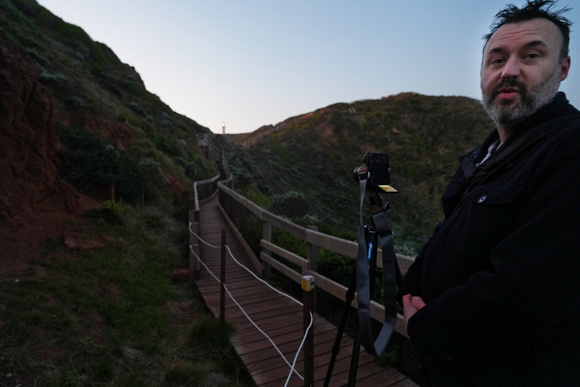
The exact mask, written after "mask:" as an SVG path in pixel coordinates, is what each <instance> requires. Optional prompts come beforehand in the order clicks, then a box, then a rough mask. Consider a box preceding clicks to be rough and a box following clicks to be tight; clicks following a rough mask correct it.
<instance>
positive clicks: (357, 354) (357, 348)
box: [347, 324, 360, 387]
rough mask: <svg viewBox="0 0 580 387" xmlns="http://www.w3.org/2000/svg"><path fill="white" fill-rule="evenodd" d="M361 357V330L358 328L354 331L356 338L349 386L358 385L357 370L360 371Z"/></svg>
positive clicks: (353, 344)
mask: <svg viewBox="0 0 580 387" xmlns="http://www.w3.org/2000/svg"><path fill="white" fill-rule="evenodd" d="M359 357H360V332H359V330H358V324H357V328H356V330H355V332H354V338H353V342H352V356H351V358H350V370H349V372H348V384H347V386H348V387H354V386H355V385H356V372H357V371H358V359H359Z"/></svg>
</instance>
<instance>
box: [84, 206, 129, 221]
mask: <svg viewBox="0 0 580 387" xmlns="http://www.w3.org/2000/svg"><path fill="white" fill-rule="evenodd" d="M84 215H85V216H86V217H87V218H92V219H103V220H104V221H105V222H107V223H110V224H125V223H126V221H127V219H128V218H129V215H130V208H129V207H128V206H125V205H123V204H120V203H117V202H114V201H112V200H107V201H106V202H103V203H100V204H97V205H96V206H95V207H93V208H91V209H90V210H88V211H87V212H85V214H84Z"/></svg>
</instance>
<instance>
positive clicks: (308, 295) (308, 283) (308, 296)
mask: <svg viewBox="0 0 580 387" xmlns="http://www.w3.org/2000/svg"><path fill="white" fill-rule="evenodd" d="M312 290H314V277H313V276H311V275H305V276H303V277H302V294H303V296H302V298H303V305H304V306H303V311H302V315H303V318H302V326H303V328H304V334H306V331H307V330H308V327H309V326H310V323H311V318H310V316H311V313H312ZM313 330H314V322H313V321H312V326H311V327H310V330H308V334H307V335H306V340H305V341H304V387H312V386H314V332H313Z"/></svg>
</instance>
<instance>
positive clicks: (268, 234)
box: [262, 222, 272, 278]
mask: <svg viewBox="0 0 580 387" xmlns="http://www.w3.org/2000/svg"><path fill="white" fill-rule="evenodd" d="M262 239H264V240H265V241H267V242H272V225H271V224H270V223H267V222H264V223H263V225H262ZM262 253H263V254H266V255H272V253H271V252H270V251H263V252H262ZM262 264H263V265H264V273H265V276H266V278H270V275H271V274H272V269H271V267H270V265H269V264H268V263H267V262H263V263H262Z"/></svg>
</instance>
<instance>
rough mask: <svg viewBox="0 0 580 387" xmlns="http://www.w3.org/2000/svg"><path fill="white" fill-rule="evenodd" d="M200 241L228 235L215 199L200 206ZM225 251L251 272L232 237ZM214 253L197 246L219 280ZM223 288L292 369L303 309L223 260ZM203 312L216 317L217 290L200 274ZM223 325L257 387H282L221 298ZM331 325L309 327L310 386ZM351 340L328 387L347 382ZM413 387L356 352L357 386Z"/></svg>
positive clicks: (271, 363)
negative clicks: (232, 331) (232, 329)
mask: <svg viewBox="0 0 580 387" xmlns="http://www.w3.org/2000/svg"><path fill="white" fill-rule="evenodd" d="M200 219H201V220H200V230H199V231H200V236H201V238H202V239H203V240H204V241H206V242H207V243H209V244H211V245H213V246H219V245H220V242H221V230H222V229H226V230H227V229H228V226H227V223H226V221H225V219H224V217H223V215H222V213H221V212H220V210H219V207H218V202H217V200H216V199H214V200H212V201H209V202H207V203H205V204H203V205H202V207H201V213H200ZM226 245H228V246H229V248H230V250H231V253H232V255H233V256H234V257H236V259H237V260H238V261H240V262H241V263H243V264H244V265H245V266H246V267H251V265H250V263H249V259H248V258H247V255H246V253H245V252H244V250H243V248H242V247H241V245H240V244H239V242H238V241H237V240H236V238H235V236H234V235H233V234H232V233H231V232H230V231H229V230H227V231H226ZM220 255H221V251H220V249H219V248H217V249H216V248H212V247H210V246H207V245H205V244H204V243H202V244H201V257H202V260H203V262H204V263H205V265H207V266H208V268H209V270H211V271H212V272H213V273H214V274H215V276H216V277H218V278H219V276H220ZM226 262H227V264H226V281H225V282H226V285H227V288H228V289H229V291H230V292H231V294H232V296H233V297H234V298H235V299H236V300H237V302H238V303H240V304H241V305H242V306H243V308H244V310H245V311H246V313H247V314H248V315H249V316H250V317H251V318H252V320H254V322H255V323H256V324H257V325H258V326H259V327H260V329H262V330H263V331H264V332H265V333H266V334H267V335H268V336H269V337H270V338H271V339H272V341H273V342H274V343H276V345H277V346H278V348H279V349H280V351H282V352H283V354H284V356H285V357H286V359H287V361H288V362H289V363H290V364H292V362H293V361H294V357H295V354H296V351H297V350H298V348H299V346H300V342H301V341H302V338H303V332H302V307H301V306H300V305H298V304H296V303H295V302H293V301H291V300H289V299H288V298H287V297H284V296H282V295H280V294H278V293H276V292H274V291H273V290H271V289H270V288H269V287H267V286H266V285H264V284H262V283H261V282H259V281H257V280H256V279H255V278H254V277H253V276H251V274H249V273H248V272H247V271H246V270H244V269H243V268H241V267H240V266H239V265H237V264H236V263H235V262H234V261H233V259H232V258H231V257H230V256H229V254H228V255H227V256H226ZM196 283H197V286H198V287H199V289H200V291H201V293H202V295H203V297H204V300H205V302H206V304H207V306H208V307H209V308H210V309H211V310H212V311H213V313H214V314H215V315H216V316H218V315H219V312H220V311H219V309H220V307H219V301H220V287H219V283H218V282H217V281H216V279H215V278H214V277H213V276H212V275H211V274H210V273H208V271H207V270H206V269H205V268H204V269H202V272H201V275H200V279H199V280H198V281H197V282H196ZM225 310H226V311H225V315H226V319H227V320H229V321H231V322H232V323H233V324H234V325H235V327H236V333H235V334H234V336H233V337H232V343H233V345H234V347H235V349H236V351H237V352H238V354H239V356H240V357H241V359H242V361H243V362H244V364H245V365H246V367H247V368H248V370H249V372H250V374H251V375H252V377H253V379H254V381H255V383H256V385H258V386H276V387H278V386H284V385H285V383H286V380H287V378H288V375H289V372H290V367H289V366H288V365H287V364H286V362H285V361H284V359H283V358H282V357H281V356H280V354H279V353H278V352H277V351H276V349H275V348H274V347H273V346H272V344H271V343H270V342H269V341H268V339H267V338H266V337H265V336H264V335H263V334H262V333H260V332H259V330H258V329H257V328H256V327H255V326H254V325H252V323H251V322H250V321H248V319H247V318H246V317H245V316H244V315H243V312H242V311H241V310H240V308H239V307H238V306H236V305H235V303H234V302H233V301H232V300H231V299H230V297H228V296H227V295H226V307H225ZM336 334H337V329H336V327H335V326H334V325H332V324H331V323H329V322H328V321H326V320H325V319H323V318H321V317H320V316H318V315H316V316H315V321H314V355H315V358H314V380H315V382H314V385H315V386H322V385H323V384H324V379H325V377H326V372H327V369H328V363H329V361H330V356H331V348H332V346H333V344H334V340H335V338H336ZM351 351H352V340H351V339H350V338H349V337H347V336H344V337H343V339H342V349H341V351H340V353H339V356H338V358H337V360H336V363H335V366H334V372H333V376H332V379H331V382H330V385H331V386H344V385H346V384H347V381H348V374H349V369H350V359H351ZM295 368H296V370H297V371H298V372H299V373H300V374H302V375H303V370H304V367H303V362H302V354H300V355H299V356H298V361H297V363H296V367H295ZM303 385H304V382H303V380H302V379H300V378H299V377H298V376H297V375H296V374H293V375H292V376H291V379H290V381H289V383H288V386H303ZM373 385H380V386H397V387H404V386H416V384H415V383H414V382H413V381H412V380H411V379H408V378H407V377H406V376H405V375H403V374H402V373H400V372H399V371H398V370H396V369H395V368H383V367H380V366H379V365H378V364H377V363H376V362H375V361H374V360H373V358H372V357H371V356H369V355H368V354H366V353H365V352H364V350H361V353H360V358H359V366H358V368H357V386H373Z"/></svg>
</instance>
